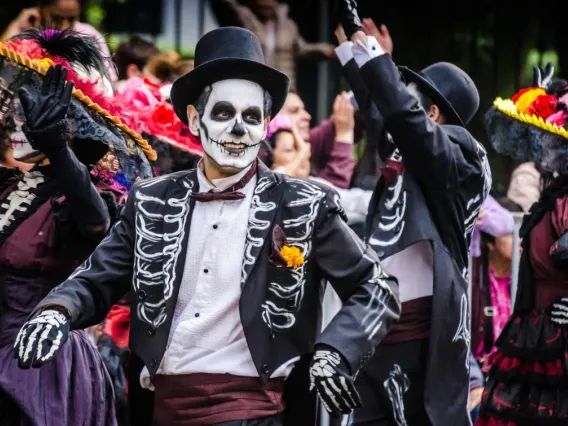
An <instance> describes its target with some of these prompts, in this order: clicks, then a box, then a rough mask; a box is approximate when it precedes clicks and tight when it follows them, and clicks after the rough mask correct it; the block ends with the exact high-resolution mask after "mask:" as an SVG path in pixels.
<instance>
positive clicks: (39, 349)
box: [14, 309, 68, 365]
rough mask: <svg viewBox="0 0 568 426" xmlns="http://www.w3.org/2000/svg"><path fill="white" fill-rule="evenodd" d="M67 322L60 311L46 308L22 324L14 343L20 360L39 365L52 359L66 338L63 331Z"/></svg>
mask: <svg viewBox="0 0 568 426" xmlns="http://www.w3.org/2000/svg"><path fill="white" fill-rule="evenodd" d="M67 323H68V319H67V318H66V317H65V315H63V314H62V313H61V312H59V311H57V310H53V309H48V310H46V311H43V312H42V313H41V314H39V315H38V316H37V317H36V318H34V319H32V320H31V321H29V322H27V323H26V324H24V326H23V327H22V329H21V330H20V332H19V333H18V336H17V337H16V343H15V345H14V347H15V349H16V351H17V354H18V358H19V360H20V362H22V363H24V364H29V363H30V362H33V363H34V364H33V365H41V364H43V363H45V362H47V361H49V360H50V359H52V358H53V357H54V356H55V354H56V353H57V351H58V350H59V348H60V347H61V345H62V344H63V343H65V340H66V339H67V336H66V333H64V331H63V329H64V326H66V325H67Z"/></svg>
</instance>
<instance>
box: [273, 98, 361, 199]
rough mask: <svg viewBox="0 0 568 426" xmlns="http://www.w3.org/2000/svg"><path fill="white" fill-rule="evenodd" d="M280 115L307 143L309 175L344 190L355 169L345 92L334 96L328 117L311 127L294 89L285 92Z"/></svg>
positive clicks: (352, 121) (351, 110) (352, 118)
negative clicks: (309, 156) (284, 117)
mask: <svg viewBox="0 0 568 426" xmlns="http://www.w3.org/2000/svg"><path fill="white" fill-rule="evenodd" d="M282 114H285V115H287V116H288V117H289V118H290V120H291V121H292V124H294V125H295V126H296V128H297V130H298V133H299V135H300V136H301V137H302V138H303V139H304V140H306V141H307V142H309V143H310V149H311V175H312V176H314V177H319V178H322V179H324V180H326V181H328V182H330V183H332V184H333V185H335V186H336V187H338V188H343V189H348V188H349V186H350V183H351V177H352V175H353V169H354V168H355V158H354V156H353V143H354V141H355V111H354V108H353V104H352V103H351V100H350V99H349V96H348V95H347V93H345V92H343V93H341V94H339V95H337V96H336V98H335V101H334V102H333V113H332V116H331V117H330V118H328V119H327V120H325V121H323V122H322V123H321V124H320V125H318V126H316V127H314V128H313V129H311V130H310V121H311V119H312V116H311V115H310V113H309V112H308V111H306V108H305V105H304V102H303V101H302V99H301V98H300V96H299V95H298V94H297V93H296V92H294V91H290V92H289V93H288V96H287V98H286V102H285V103H284V106H283V107H282Z"/></svg>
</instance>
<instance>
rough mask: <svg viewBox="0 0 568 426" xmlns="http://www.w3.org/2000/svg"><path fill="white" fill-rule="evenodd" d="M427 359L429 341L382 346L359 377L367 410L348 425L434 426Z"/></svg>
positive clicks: (361, 411) (351, 418) (358, 386)
mask: <svg viewBox="0 0 568 426" xmlns="http://www.w3.org/2000/svg"><path fill="white" fill-rule="evenodd" d="M427 359H428V340H427V339H426V340H417V341H413V342H406V343H400V344H396V345H380V346H379V347H378V348H377V351H376V353H375V355H374V356H373V358H372V359H371V360H370V361H369V363H368V364H367V366H366V367H365V368H364V369H363V370H362V371H361V372H360V373H359V376H358V377H357V381H356V382H355V385H356V387H357V391H358V392H359V394H360V395H361V399H362V401H363V407H362V408H360V409H358V410H355V412H354V414H352V415H351V416H350V419H349V422H348V424H350V425H357V426H431V423H430V420H429V419H428V415H427V414H426V410H425V408H424V376H425V370H426V360H427ZM448 426H450V425H448Z"/></svg>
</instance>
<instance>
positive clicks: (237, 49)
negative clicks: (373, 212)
mask: <svg viewBox="0 0 568 426" xmlns="http://www.w3.org/2000/svg"><path fill="white" fill-rule="evenodd" d="M195 64H196V66H195V69H194V70H193V71H191V72H190V73H189V74H187V75H186V76H184V77H182V78H180V79H179V80H177V81H176V82H175V83H174V85H173V88H172V93H171V95H172V103H173V105H174V108H175V111H176V113H177V114H178V116H179V117H180V119H182V120H183V121H184V122H186V123H188V124H189V127H190V129H191V131H192V132H193V133H194V134H195V135H198V136H199V137H200V138H201V141H202V143H203V146H204V151H205V156H204V159H203V161H202V162H201V163H200V164H199V166H198V168H197V169H194V170H189V171H183V172H178V173H174V174H171V175H166V176H162V177H159V178H156V179H148V180H145V181H142V182H140V183H138V184H136V185H134V186H133V188H132V190H131V193H130V197H129V198H128V202H127V205H126V207H125V209H124V210H123V212H122V215H121V221H120V222H119V223H118V224H117V225H116V226H115V227H114V228H113V229H112V230H111V232H110V234H109V236H108V237H107V238H106V239H105V240H104V241H103V242H102V243H101V244H100V245H99V247H98V248H97V250H96V251H95V252H94V253H93V255H92V256H91V257H90V258H89V259H88V260H87V262H85V263H84V264H83V265H82V266H81V267H80V268H79V269H77V270H76V271H75V273H74V274H72V275H71V277H70V278H69V279H68V280H67V281H66V282H64V283H63V284H62V285H60V286H59V287H58V288H57V290H56V291H54V292H52V293H51V294H49V295H48V296H47V297H46V298H45V299H44V300H43V301H42V302H41V303H40V305H39V307H38V309H41V308H42V307H43V306H51V307H60V308H61V309H64V310H65V311H66V312H68V313H69V317H70V320H69V321H70V324H71V328H72V329H76V328H83V327H87V326H89V325H91V324H95V323H97V322H98V321H99V319H100V318H103V317H104V316H105V315H106V313H107V312H108V310H109V309H110V307H111V306H112V305H113V303H115V302H116V301H118V300H119V299H120V298H121V297H122V296H123V295H124V294H125V293H127V292H128V291H131V293H130V294H132V296H133V297H132V298H131V312H132V318H131V334H130V347H131V349H132V352H133V358H132V359H133V361H132V362H131V364H132V365H135V364H136V363H138V362H139V363H140V367H141V368H140V370H142V371H141V372H140V370H138V374H139V378H140V382H141V385H142V386H143V387H144V388H147V389H151V390H153V394H152V398H153V413H152V412H149V411H146V409H152V404H147V403H145V404H143V405H142V404H139V403H138V401H137V400H134V399H133V400H132V401H131V404H132V406H133V407H136V410H137V411H138V416H137V419H138V420H137V421H136V424H137V425H144V424H148V425H149V424H150V422H152V421H153V423H152V424H154V425H178V426H181V425H210V424H221V425H229V424H230V425H233V424H240V422H241V421H245V420H250V421H251V424H256V425H283V424H294V425H308V424H312V425H313V424H315V418H314V417H315V412H316V410H315V402H316V396H317V395H319V397H321V400H322V401H323V405H324V406H325V408H326V409H328V410H329V412H330V413H331V414H332V415H335V416H339V415H340V414H342V413H349V412H351V411H352V410H353V409H354V408H356V407H358V406H359V405H360V400H359V396H358V394H357V391H356V390H355V388H354V384H353V382H354V378H355V376H356V375H357V373H358V371H359V369H360V368H361V367H362V366H363V365H364V364H365V363H366V361H367V360H368V359H370V357H371V356H372V355H373V353H374V349H375V347H376V346H377V344H378V343H379V342H380V341H381V339H382V338H383V336H384V335H385V334H386V333H387V331H388V329H389V328H390V326H391V324H392V323H393V321H395V320H396V319H397V318H398V314H399V308H400V307H399V302H398V294H397V288H396V281H395V280H394V279H392V278H390V277H389V276H388V275H386V274H385V273H384V272H383V271H382V269H381V266H380V264H379V262H378V260H377V257H376V255H375V254H374V252H373V251H372V250H370V249H369V248H368V247H367V246H365V245H364V244H363V243H362V242H361V241H360V240H359V239H358V238H357V237H356V236H355V235H354V234H353V232H352V231H351V230H350V229H349V227H348V226H347V224H346V222H345V215H344V212H343V209H342V207H341V205H340V202H339V198H338V196H337V195H336V194H335V193H333V192H331V191H330V190H329V189H322V188H320V187H318V186H316V185H314V184H311V183H309V182H306V181H303V180H299V179H294V178H289V177H286V176H281V175H278V174H275V173H272V172H271V171H270V170H268V169H267V168H266V167H265V166H264V165H263V164H262V163H260V162H259V161H258V160H257V158H256V154H257V152H258V149H259V143H260V141H261V140H262V139H263V137H264V135H265V131H266V126H267V124H268V122H269V120H270V117H273V116H275V115H276V114H277V113H278V111H279V109H280V108H281V106H282V104H283V102H284V100H285V97H286V93H287V90H288V78H287V77H286V76H284V75H283V74H281V73H280V72H278V71H276V70H274V69H272V68H270V67H268V66H266V65H265V64H264V58H263V56H262V49H261V47H260V44H259V41H258V39H257V38H256V36H254V34H253V33H251V32H249V31H247V30H243V29H240V28H233V27H225V28H220V29H217V30H214V31H212V32H210V33H208V34H206V35H205V36H204V37H203V38H202V39H201V40H200V41H199V43H198V44H197V48H196V57H195ZM325 281H329V282H331V284H332V285H333V287H334V289H335V291H336V292H337V293H338V295H339V296H340V297H341V299H342V301H343V302H344V307H343V308H342V309H341V311H340V312H339V313H338V314H337V315H336V316H335V318H334V319H333V321H332V322H331V324H330V325H329V326H328V327H327V328H326V330H324V332H323V333H321V334H320V328H319V327H320V324H321V315H320V314H321V303H320V294H321V292H322V288H321V285H322V284H321V283H322V282H325ZM62 345H63V344H62ZM131 377H132V376H131ZM132 382H133V381H132V380H131V382H130V383H132ZM310 391H312V392H310ZM130 395H131V396H133V392H132V391H131V392H130Z"/></svg>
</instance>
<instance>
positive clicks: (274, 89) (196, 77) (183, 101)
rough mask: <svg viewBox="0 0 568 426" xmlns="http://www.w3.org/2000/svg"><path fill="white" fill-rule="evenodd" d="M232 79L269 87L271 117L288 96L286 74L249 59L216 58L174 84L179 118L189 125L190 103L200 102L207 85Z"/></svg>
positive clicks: (172, 91)
mask: <svg viewBox="0 0 568 426" xmlns="http://www.w3.org/2000/svg"><path fill="white" fill-rule="evenodd" d="M232 79H242V80H248V81H252V82H254V83H257V84H258V85H260V86H261V87H262V88H263V89H265V90H266V91H267V92H268V93H269V94H270V96H271V97H272V109H271V113H270V116H271V117H275V116H276V114H278V112H279V111H280V109H281V108H282V106H283V105H284V102H285V101H286V97H287V96H288V87H289V85H290V79H289V78H288V76H287V75H286V74H284V73H281V72H280V71H278V70H276V69H274V68H271V67H269V66H267V65H264V64H261V63H259V62H256V61H251V60H248V59H242V58H220V59H214V60H212V61H209V62H206V63H204V64H202V65H200V66H198V67H196V68H195V69H193V70H192V71H190V72H189V73H187V74H186V75H184V76H183V77H180V78H178V79H177V80H176V81H175V82H174V84H173V85H172V90H171V101H172V104H173V106H174V110H175V112H176V114H177V116H178V117H179V119H180V120H181V121H182V122H184V123H185V124H188V119H187V106H188V105H193V104H194V103H195V101H197V99H198V98H199V96H200V95H201V93H202V91H203V89H204V88H205V87H207V86H208V85H211V84H213V83H215V82H217V81H221V80H232Z"/></svg>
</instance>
